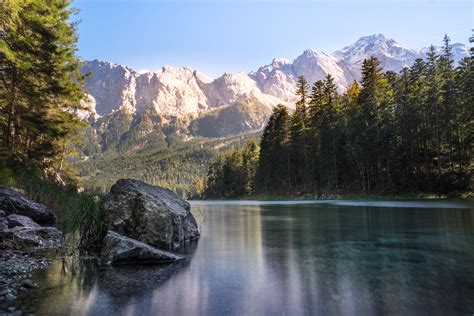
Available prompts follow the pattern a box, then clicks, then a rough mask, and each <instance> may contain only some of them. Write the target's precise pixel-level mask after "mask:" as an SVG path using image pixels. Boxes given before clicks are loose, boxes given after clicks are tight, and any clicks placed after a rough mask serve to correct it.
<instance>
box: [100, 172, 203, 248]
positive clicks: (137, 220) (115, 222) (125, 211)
mask: <svg viewBox="0 0 474 316" xmlns="http://www.w3.org/2000/svg"><path fill="white" fill-rule="evenodd" d="M102 210H103V214H104V219H105V222H106V224H107V226H108V228H109V229H110V230H113V231H116V232H118V233H119V234H122V235H125V236H127V237H130V238H133V239H137V240H139V241H142V242H144V243H146V244H149V245H152V246H155V247H158V248H163V249H171V248H176V247H179V246H180V245H181V244H182V243H183V242H185V241H188V240H192V239H196V238H198V237H199V230H198V226H197V223H196V220H195V219H194V216H193V215H192V214H191V212H190V205H189V203H188V202H186V201H185V200H183V199H181V198H179V197H178V196H177V195H176V194H175V193H174V192H172V191H170V190H167V189H164V188H161V187H157V186H153V185H149V184H146V183H145V182H143V181H140V180H131V179H122V180H119V181H117V183H116V184H114V185H113V186H112V187H111V189H110V192H109V193H108V194H107V195H106V196H105V198H104V200H103V202H102Z"/></svg>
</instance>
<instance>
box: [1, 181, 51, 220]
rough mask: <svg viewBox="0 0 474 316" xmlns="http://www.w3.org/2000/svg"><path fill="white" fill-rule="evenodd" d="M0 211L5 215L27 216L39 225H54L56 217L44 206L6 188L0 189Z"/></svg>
mask: <svg viewBox="0 0 474 316" xmlns="http://www.w3.org/2000/svg"><path fill="white" fill-rule="evenodd" d="M0 209H2V210H3V211H5V212H6V213H7V215H9V214H18V215H23V216H27V217H29V218H31V219H32V220H33V221H35V222H36V223H38V224H41V225H54V224H55V223H56V216H55V215H54V213H53V212H52V211H51V210H49V209H48V208H47V207H46V206H44V205H43V204H41V203H36V202H35V201H32V200H30V199H29V198H27V197H26V196H24V195H23V194H21V193H20V192H18V191H15V190H13V189H10V188H6V187H0Z"/></svg>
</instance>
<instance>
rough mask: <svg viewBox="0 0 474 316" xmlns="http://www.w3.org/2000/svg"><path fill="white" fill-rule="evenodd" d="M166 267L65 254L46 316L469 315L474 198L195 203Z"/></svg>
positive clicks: (47, 289)
mask: <svg viewBox="0 0 474 316" xmlns="http://www.w3.org/2000/svg"><path fill="white" fill-rule="evenodd" d="M192 212H193V214H195V216H196V219H197V221H198V223H199V226H200V228H201V232H202V237H201V239H200V240H199V241H198V242H196V243H192V244H189V245H187V247H185V248H184V249H182V250H181V254H183V255H185V256H187V258H188V259H187V260H185V261H183V262H180V263H177V264H172V265H166V266H142V267H120V268H98V267H96V266H95V265H94V264H85V263H78V262H71V261H66V262H63V263H61V262H57V263H56V264H55V265H53V266H52V267H51V268H49V269H48V270H45V271H43V272H41V273H40V274H38V275H37V276H36V281H38V282H39V283H40V285H41V288H40V289H38V290H35V291H33V292H30V293H29V294H27V295H26V296H24V297H23V298H22V303H21V304H22V306H23V309H24V310H25V311H32V312H35V313H37V314H40V315H66V314H75V315H380V314H385V315H472V314H473V313H474V207H473V205H472V204H469V203H467V202H455V201H334V202H321V201H298V202H257V201H234V202H232V201H231V202H221V201H217V202H193V203H192Z"/></svg>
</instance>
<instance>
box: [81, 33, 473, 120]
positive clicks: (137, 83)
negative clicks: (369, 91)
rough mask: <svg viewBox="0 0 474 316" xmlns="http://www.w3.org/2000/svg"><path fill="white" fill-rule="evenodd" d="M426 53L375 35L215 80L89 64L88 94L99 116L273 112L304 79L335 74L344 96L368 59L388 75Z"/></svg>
mask: <svg viewBox="0 0 474 316" xmlns="http://www.w3.org/2000/svg"><path fill="white" fill-rule="evenodd" d="M452 47H453V50H452V51H453V57H454V59H455V61H459V60H460V59H461V58H463V57H465V56H467V55H468V49H467V47H466V46H465V45H463V44H459V43H456V44H453V46H452ZM437 50H438V51H440V48H437ZM426 52H427V49H426V48H425V49H419V50H415V49H408V48H404V47H402V46H401V45H400V44H398V43H397V42H396V41H394V40H393V39H388V38H386V37H385V36H384V35H382V34H375V35H370V36H364V37H361V38H360V39H358V40H357V41H356V42H355V43H353V44H352V45H349V46H346V47H344V48H342V49H341V50H338V51H335V52H334V53H332V54H329V53H326V52H322V51H316V50H312V49H307V50H305V51H304V52H303V53H302V54H301V55H300V56H298V57H296V58H295V59H294V60H293V61H289V60H287V59H274V60H273V61H272V62H271V63H270V64H268V65H265V66H262V67H260V68H259V69H258V70H256V71H254V72H251V73H249V74H246V73H244V72H236V73H225V74H223V75H222V76H221V77H219V78H216V79H211V78H209V77H207V76H206V75H204V74H202V73H200V72H198V71H195V70H193V69H191V68H188V67H179V68H174V67H170V66H165V67H163V68H161V69H160V70H158V71H148V70H140V71H134V70H132V69H130V68H128V67H125V66H121V65H117V64H113V63H108V62H104V61H98V60H94V61H90V62H86V63H85V65H84V67H83V71H84V72H89V73H91V75H90V76H89V77H87V79H86V90H87V91H88V92H89V94H90V95H91V99H89V100H88V101H87V102H88V104H90V105H91V106H92V104H93V106H94V108H95V111H96V112H97V115H99V116H104V115H107V114H109V113H112V112H114V111H117V110H119V109H123V108H125V109H127V110H128V111H130V112H132V113H134V112H136V111H138V112H141V111H143V110H144V109H147V108H153V109H155V110H156V112H157V113H159V114H160V115H162V116H163V117H173V116H183V115H192V116H199V115H203V114H204V113H207V112H209V111H213V110H214V109H216V108H219V107H223V106H229V105H230V104H233V103H235V102H236V101H237V100H240V99H241V98H242V97H244V98H252V99H256V100H258V101H259V102H260V103H262V104H264V105H265V106H267V107H269V108H270V107H272V106H274V105H276V104H277V103H284V104H286V105H291V104H292V103H293V102H294V100H295V98H296V96H295V90H296V82H297V80H298V76H300V75H304V76H305V78H306V79H307V80H308V82H309V83H310V84H312V83H313V82H314V81H316V80H320V79H324V77H325V76H326V75H327V74H331V75H332V76H333V77H334V79H335V83H336V85H337V87H338V89H339V91H341V92H342V91H344V90H345V89H346V87H347V86H348V85H349V84H350V83H351V82H352V81H353V80H360V67H361V65H362V62H363V60H364V59H366V58H369V57H371V56H375V57H377V58H378V59H379V60H380V62H381V65H382V66H383V68H384V70H386V71H387V70H391V71H400V70H401V69H402V68H403V67H408V66H411V65H412V64H413V63H414V61H415V59H417V58H423V57H425V56H426Z"/></svg>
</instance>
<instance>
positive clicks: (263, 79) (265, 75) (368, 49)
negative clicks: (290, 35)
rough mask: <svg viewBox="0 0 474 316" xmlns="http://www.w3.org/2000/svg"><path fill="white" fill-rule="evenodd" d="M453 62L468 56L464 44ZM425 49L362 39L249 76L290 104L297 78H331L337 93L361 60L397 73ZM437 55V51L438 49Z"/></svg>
mask: <svg viewBox="0 0 474 316" xmlns="http://www.w3.org/2000/svg"><path fill="white" fill-rule="evenodd" d="M452 48H453V59H454V60H455V61H459V60H460V59H462V58H464V57H466V56H467V55H468V49H467V47H466V46H465V45H464V44H460V43H456V44H453V45H452ZM426 50H427V49H421V50H415V49H408V48H404V47H402V46H401V45H400V44H398V43H397V42H396V41H395V40H393V39H388V38H386V37H385V36H384V35H382V34H374V35H370V36H364V37H361V38H360V39H359V40H357V41H356V42H355V43H353V44H352V45H349V46H346V47H344V48H343V49H341V50H338V51H335V52H334V53H332V54H328V53H325V52H320V51H315V50H312V49H307V50H305V51H304V52H303V54H301V55H300V56H298V57H297V58H296V59H295V60H294V61H293V62H289V61H287V60H273V62H272V63H271V64H269V65H266V66H263V67H260V68H259V69H258V70H257V71H255V72H252V73H250V76H251V77H252V78H253V79H254V80H255V81H256V82H257V83H258V85H259V87H260V89H262V91H263V92H265V93H267V94H270V95H273V96H275V97H278V98H280V99H282V100H286V101H289V102H293V101H294V99H295V97H296V96H295V90H296V82H297V78H298V76H300V75H304V76H305V78H306V79H307V81H308V82H309V83H310V84H312V83H313V82H314V81H316V80H319V79H323V78H324V77H325V76H326V75H327V74H331V75H332V76H333V77H334V80H335V82H336V84H337V87H338V89H339V91H340V92H342V91H344V90H345V89H346V88H347V86H348V85H349V84H351V83H352V82H353V81H354V80H360V79H361V78H360V70H361V66H362V62H363V61H364V59H367V58H370V57H372V56H374V57H376V58H378V59H379V61H380V63H381V65H382V67H383V69H384V71H389V70H390V71H395V72H398V71H400V70H402V69H403V68H404V67H409V66H411V65H412V64H413V63H414V62H415V60H416V59H417V58H424V57H425V56H426ZM437 50H438V51H439V52H440V48H437Z"/></svg>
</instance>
